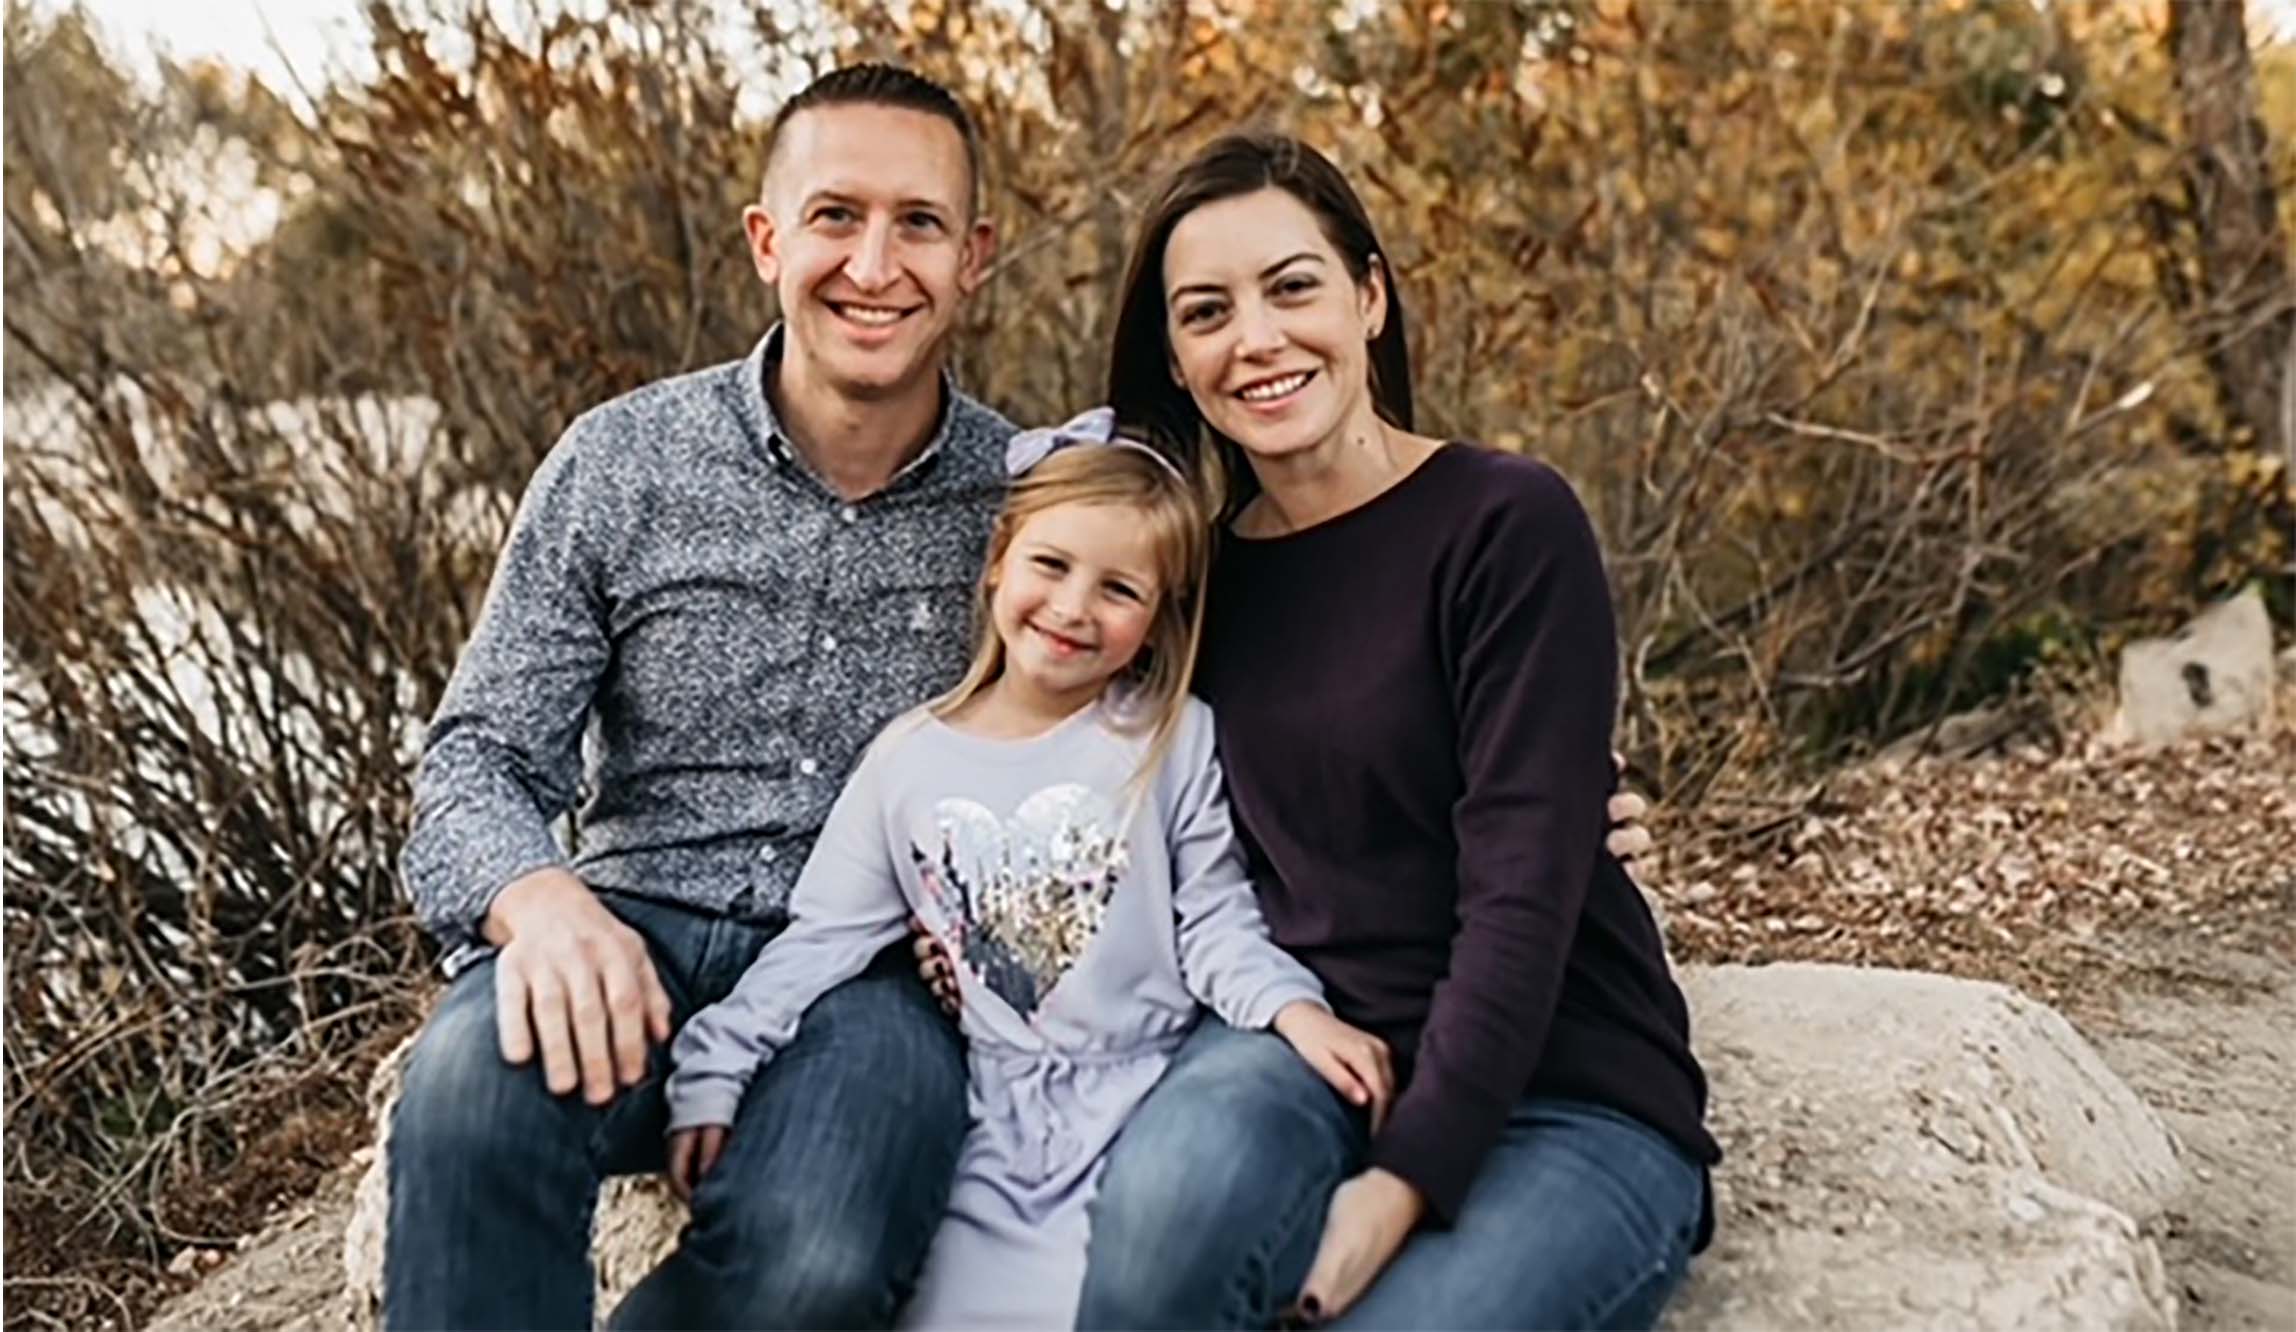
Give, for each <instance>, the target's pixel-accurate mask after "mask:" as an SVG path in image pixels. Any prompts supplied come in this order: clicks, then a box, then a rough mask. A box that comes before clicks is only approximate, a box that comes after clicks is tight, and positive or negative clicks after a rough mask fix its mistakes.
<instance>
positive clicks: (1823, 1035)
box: [1668, 964, 2182, 1328]
mask: <svg viewBox="0 0 2296 1332" xmlns="http://www.w3.org/2000/svg"><path fill="white" fill-rule="evenodd" d="M1683 984H1684V987H1685V989H1686V991H1687V993H1688V996H1689V1000H1690V1008H1691V1012H1692V1014H1693V1024H1694V1028H1693V1037H1694V1039H1695V1041H1696V1044H1697V1047H1698V1052H1699V1057H1700V1059H1701V1061H1702V1062H1703V1063H1704V1064H1705V1066H1706V1070H1707V1073H1708V1076H1709V1078H1710V1079H1711V1083H1712V1093H1713V1095H1712V1102H1713V1127H1714V1130H1715V1134H1716V1136H1717V1137H1718V1138H1720V1139H1721V1141H1722V1143H1723V1147H1724V1150H1725V1152H1726V1157H1725V1160H1724V1163H1723V1166H1722V1168H1721V1169H1720V1170H1719V1171H1718V1172H1717V1174H1716V1178H1715V1192H1716V1199H1717V1211H1718V1213H1719V1218H1720V1224H1719V1229H1718V1233H1717V1235H1716V1239H1715V1244H1714V1246H1713V1248H1712V1249H1711V1250H1709V1251H1708V1252H1707V1253H1706V1254H1705V1255H1704V1256H1703V1257H1702V1258H1701V1259H1700V1260H1699V1261H1698V1263H1696V1264H1695V1265H1694V1266H1693V1268H1692V1273H1691V1280H1690V1283H1689V1285H1688V1287H1687V1288H1686V1289H1685V1290H1684V1292H1683V1294H1682V1296H1681V1297H1680V1298H1679V1299H1678V1300H1677V1301H1676V1303H1675V1306H1674V1308H1673V1310H1672V1311H1671V1313H1670V1315H1669V1318H1668V1323H1669V1325H1670V1326H1673V1327H1679V1328H1690V1327H1791V1326H1804V1327H1806V1326H1817V1325H1824V1326H1835V1325H1846V1326H1853V1327H1855V1326H1878V1325H1886V1326H1890V1327H1939V1328H1960V1327H1973V1326H1982V1327H1988V1328H1994V1327H2077V1328H2165V1327H2173V1326H2174V1325H2175V1309H2176V1304H2175V1300H2174V1297H2173V1295H2172V1294H2171V1293H2170V1291H2169V1289H2168V1286H2167V1283H2166V1281H2165V1280H2164V1279H2163V1275H2162V1272H2161V1268H2160V1260H2159V1256H2158V1254H2157V1252H2156V1250H2155V1249H2154V1247H2153V1245H2152V1242H2151V1241H2150V1240H2149V1239H2146V1238H2144V1237H2143V1235H2142V1234H2141V1233H2140V1225H2141V1223H2142V1222H2144V1221H2146V1220H2149V1219H2151V1218H2153V1217H2154V1216H2156V1215H2158V1213H2159V1212H2160V1211H2161V1209H2162V1207H2163V1206H2164V1204H2165V1203H2166V1202H2167V1201H2168V1200H2169V1199H2170V1198H2171V1197H2172V1196H2173V1195H2174V1194H2175V1193H2176V1191H2177V1190H2178V1189H2179V1188H2180V1187H2181V1184H2182V1170H2181V1168H2180V1167H2179V1165H2178V1163H2177V1157H2176V1152H2175V1149H2174V1147H2173V1146H2172V1144H2171V1143H2170V1140H2169V1137H2168V1134H2167V1132H2166V1131H2165V1130H2164V1129H2163V1128H2162V1127H2161V1124H2160V1121H2159V1120H2158V1119H2157V1118H2156V1117H2155V1116H2154V1115H2153V1113H2152V1112H2151V1110H2149V1109H2148V1108H2147V1107H2146V1106H2145V1105H2144V1103H2143V1102H2142V1101H2140V1100H2138V1099H2137V1097H2136V1095H2135V1093H2133V1092H2131V1091H2130V1090H2129V1089H2128V1087H2127V1085H2126V1084H2124V1083H2122V1082H2121V1081H2120V1079H2119V1078H2117V1077H2115V1076H2114V1075H2113V1073H2112V1072H2111V1071H2110V1070H2108V1069H2107V1068H2105V1066H2104V1065H2103V1064H2102V1063H2101V1062H2099V1060H2098V1059H2097V1056H2096V1054H2095V1052H2094V1051H2093V1050H2091V1049H2090V1048H2089V1046H2088V1044H2087V1042H2085V1041H2083V1040H2082V1039H2081V1037H2080V1035H2079V1034H2078V1033H2077V1032H2075V1031H2074V1030H2073V1029H2072V1027H2071V1025H2070V1024H2068V1023H2067V1022H2066V1021H2065V1020H2064V1019H2063V1018H2062V1017H2060V1016H2059V1015H2058V1014H2057V1013H2055V1012H2054V1011H2053V1010H2051V1009H2049V1008H2046V1007H2044V1006H2042V1005H2040V1004H2036V1003H2034V1002H2032V1001H2030V1000H2028V999H2026V998H2024V997H2023V996H2021V995H2019V994H2018V993H2016V992H2015V991H2013V990H2009V989H2006V988H2004V987H2002V986H1998V985H1990V984H1985V983H1982V982H1976V981H1963V980H1954V979H1950V978H1947V977H1943V976H1932V975H1927V974H1922V973H1917V972H1900V971H1879V970H1868V969H1861V968H1851V967H1835V966H1818V965H1806V964H1796V965H1787V966H1772V967H1760V968H1750V967H1735V966H1731V967H1713V968H1690V969H1688V970H1687V971H1685V973H1684V975H1683Z"/></svg>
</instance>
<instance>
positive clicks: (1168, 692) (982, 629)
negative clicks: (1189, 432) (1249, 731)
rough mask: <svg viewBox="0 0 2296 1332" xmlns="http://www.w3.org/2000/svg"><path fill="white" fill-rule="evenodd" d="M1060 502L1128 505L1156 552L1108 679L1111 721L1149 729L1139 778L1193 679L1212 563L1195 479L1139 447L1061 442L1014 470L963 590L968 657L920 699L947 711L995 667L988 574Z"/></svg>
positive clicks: (1140, 780) (1168, 740) (1000, 663)
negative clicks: (1136, 634) (1145, 616)
mask: <svg viewBox="0 0 2296 1332" xmlns="http://www.w3.org/2000/svg"><path fill="white" fill-rule="evenodd" d="M1064 504H1104V505H1109V506H1111V507H1121V508H1126V509H1131V510H1134V511H1136V512H1137V513H1138V514H1139V521H1140V522H1142V523H1144V524H1146V525H1147V528H1148V536H1149V546H1150V548H1151V549H1152V550H1154V551H1155V559H1156V588H1157V593H1156V613H1155V616H1154V618H1152V619H1151V620H1150V621H1149V625H1148V636H1147V638H1146V639H1145V640H1144V641H1143V642H1142V643H1141V645H1140V655H1139V656H1137V657H1135V658H1133V660H1132V663H1131V665H1129V666H1127V667H1126V668H1125V670H1124V672H1123V674H1122V675H1120V676H1119V677H1117V678H1116V679H1115V680H1112V681H1110V682H1109V687H1110V688H1117V689H1122V690H1124V691H1125V692H1124V697H1123V699H1122V700H1121V701H1122V703H1123V706H1122V707H1119V708H1115V709H1112V710H1111V711H1112V714H1113V716H1114V717H1115V719H1116V721H1117V724H1118V725H1119V726H1121V727H1123V728H1125V729H1128V730H1135V731H1145V732H1147V733H1148V734H1149V735H1150V736H1151V737H1152V738H1151V739H1150V741H1149V744H1148V750H1147V754H1146V756H1145V757H1144V758H1143V759H1142V760H1141V765H1140V771H1139V772H1138V773H1137V774H1135V777H1134V781H1135V783H1136V784H1138V785H1142V786H1144V785H1145V783H1146V781H1147V780H1148V779H1150V778H1151V777H1152V776H1153V775H1154V773H1155V772H1156V770H1157V768H1158V767H1159V766H1160V765H1161V764H1162V763H1163V761H1164V756H1165V754H1166V753H1168V752H1170V750H1171V747H1172V738H1173V736H1174V735H1175V734H1176V733H1177V732H1178V730H1179V726H1180V716H1181V713H1182V711H1183V710H1184V709H1185V707H1186V706H1187V701H1188V686H1189V684H1190V682H1192V681H1193V680H1194V679H1195V674H1196V648H1197V646H1198V645H1199V644H1200V643H1201V642H1202V641H1203V636H1204V579H1205V575H1206V573H1207V571H1208V570H1209V568H1210V566H1211V562H1212V526H1211V518H1210V515H1209V512H1208V507H1207V505H1206V503H1205V499H1204V496H1203V495H1202V493H1201V492H1200V488H1199V487H1198V486H1196V485H1194V484H1191V483H1189V482H1187V481H1184V480H1183V479H1182V478H1181V476H1180V473H1179V472H1178V471H1176V470H1174V468H1173V467H1172V466H1170V465H1168V464H1167V463H1165V462H1164V461H1163V460H1162V459H1161V458H1160V457H1158V456H1157V455H1153V454H1150V453H1148V452H1146V450H1145V448H1144V446H1140V445H1135V444H1130V443H1119V444H1078V445H1073V446H1070V447H1067V448H1063V449H1060V450H1058V451H1057V452H1054V453H1053V454H1051V455H1050V456H1048V457H1046V458H1045V459H1044V460H1043V461H1042V462H1039V463H1037V464H1036V465H1035V466H1034V467H1031V468H1029V470H1028V471H1027V472H1026V473H1024V474H1022V475H1021V476H1020V477H1018V478H1016V479H1015V480H1014V481H1013V483H1012V489H1011V490H1010V491H1008V492H1007V493H1006V495H1005V502H1004V507H1003V508H1002V509H1000V510H998V512H997V517H996V525H995V526H994V527H993V528H992V529H991V530H990V532H989V548H988V555H987V558H986V559H984V560H983V561H982V563H981V576H980V581H979V583H978V584H977V585H976V586H975V588H974V590H973V659H972V664H971V665H969V666H968V667H966V669H965V674H964V678H963V679H961V680H959V681H957V683H956V686H955V687H954V688H952V689H950V690H949V692H947V693H945V694H943V695H941V696H940V697H939V698H936V699H934V700H933V701H932V702H931V703H930V704H928V705H927V707H928V708H929V709H930V711H931V712H932V714H933V715H934V716H936V717H943V718H945V717H947V716H949V715H950V714H951V713H953V712H955V711H956V710H957V709H959V708H961V707H963V706H965V704H967V703H969V702H971V701H972V700H973V699H974V698H975V697H977V696H978V695H979V694H980V692H981V691H982V690H983V689H986V688H988V686H989V685H991V684H993V683H995V682H996V679H997V677H998V676H1000V675H1002V674H1004V665H1005V661H1004V655H1005V654H1004V640H1003V639H1001V638H999V637H998V636H997V627H996V619H995V616H994V615H993V614H991V612H990V610H989V601H990V599H991V598H992V597H994V596H995V595H996V580H997V574H998V572H999V571H1000V570H1001V569H1002V567H1003V565H1004V560H1005V555H1006V554H1007V553H1008V552H1009V551H1010V550H1011V549H1012V542H1013V536H1014V534H1015V533H1017V532H1019V531H1020V529H1021V525H1022V524H1024V523H1026V522H1027V521H1028V520H1029V519H1030V518H1033V517H1035V516H1036V515H1037V514H1040V513H1043V512H1044V511H1045V510H1047V509H1052V508H1057V507H1059V506H1061V505H1064Z"/></svg>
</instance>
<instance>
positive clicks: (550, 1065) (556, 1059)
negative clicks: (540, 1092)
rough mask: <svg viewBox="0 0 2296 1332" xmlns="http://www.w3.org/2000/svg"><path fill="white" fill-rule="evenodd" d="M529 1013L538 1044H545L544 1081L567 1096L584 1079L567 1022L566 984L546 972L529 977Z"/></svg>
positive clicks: (543, 1045) (543, 1055)
mask: <svg viewBox="0 0 2296 1332" xmlns="http://www.w3.org/2000/svg"><path fill="white" fill-rule="evenodd" d="M526 985H527V995H528V998H527V1013H528V1015H529V1017H530V1018H531V1019H532V1021H533V1023H534V1040H535V1043H536V1044H538V1045H540V1046H541V1047H542V1084H543V1085H544V1086H546V1087H548V1088H549V1089H550V1090H551V1093H552V1094H553V1095H557V1096H564V1095H565V1094H566V1093H568V1092H570V1091H572V1090H574V1088H575V1086H576V1085H577V1084H578V1083H579V1082H580V1081H581V1077H580V1073H579V1071H578V1069H577V1068H576V1065H575V1063H574V1033H573V1031H572V1030H571V1029H570V1028H569V1027H568V1026H567V1025H566V987H565V985H564V984H562V983H561V982H560V981H559V979H558V978H557V976H556V975H554V974H552V973H549V972H543V973H541V974H539V975H535V976H530V977H528V978H527V982H526Z"/></svg>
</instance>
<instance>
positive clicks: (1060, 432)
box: [1004, 407, 1187, 485]
mask: <svg viewBox="0 0 2296 1332" xmlns="http://www.w3.org/2000/svg"><path fill="white" fill-rule="evenodd" d="M1077 444H1101V445H1106V446H1108V447H1111V448H1119V449H1137V450H1138V451H1140V452H1141V453H1145V454H1147V455H1148V456H1149V457H1151V458H1153V459H1155V460H1156V461H1157V463H1158V464H1159V465H1161V466H1162V467H1163V469H1164V470H1165V471H1167V472H1170V473H1171V474H1172V475H1173V476H1174V477H1175V478H1177V479H1179V481H1180V483H1181V484H1182V485H1185V484H1187V478H1186V477H1183V476H1181V474H1180V469H1179V467H1178V466H1177V465H1176V464H1175V463H1173V461H1172V460H1171V459H1170V458H1167V457H1165V456H1164V455H1163V454H1161V453H1158V452H1157V451H1156V450H1154V449H1152V448H1149V447H1148V446H1147V445H1145V444H1142V443H1140V442H1139V441H1138V440H1131V439H1125V438H1123V437H1121V436H1119V435H1118V434H1117V433H1116V409H1115V408H1114V407H1095V408H1093V409H1091V410H1090V411H1085V412H1079V413H1077V414H1076V415H1075V416H1073V417H1071V418H1069V419H1068V420H1067V421H1064V422H1062V423H1061V424H1059V425H1056V426H1040V427H1038V428H1037V429H1035V430H1023V431H1021V432H1020V433H1019V434H1017V435H1014V436H1013V437H1012V442H1011V443H1009V444H1007V445H1005V455H1004V463H1005V474H1006V475H1008V476H1021V475H1023V474H1025V473H1026V472H1027V471H1028V470H1029V469H1030V468H1032V467H1034V466H1036V465H1037V464H1038V463H1040V462H1043V461H1044V460H1045V459H1047V458H1049V457H1051V456H1052V455H1053V454H1055V453H1058V452H1060V451H1061V450H1062V449H1065V448H1069V447H1071V446H1072V445H1077Z"/></svg>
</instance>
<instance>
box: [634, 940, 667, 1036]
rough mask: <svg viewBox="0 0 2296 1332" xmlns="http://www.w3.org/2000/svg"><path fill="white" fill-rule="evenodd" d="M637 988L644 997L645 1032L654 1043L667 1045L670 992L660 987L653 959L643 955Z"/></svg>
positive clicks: (639, 966)
mask: <svg viewBox="0 0 2296 1332" xmlns="http://www.w3.org/2000/svg"><path fill="white" fill-rule="evenodd" d="M640 947H641V948H642V947H643V945H640ZM638 986H639V989H640V990H641V991H643V993H644V996H645V1002H646V1032H647V1034H648V1035H650V1036H652V1037H653V1038H654V1040H655V1041H656V1042H658V1043H662V1044H667V1043H668V1041H669V1039H670V992H669V990H668V989H667V988H665V987H664V986H663V985H662V978H661V975H660V974H659V973H658V972H656V971H655V970H654V959H652V958H650V957H647V956H645V955H643V953H641V954H640V955H639V958H638Z"/></svg>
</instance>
